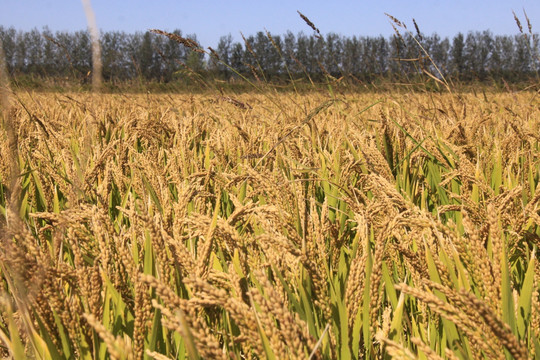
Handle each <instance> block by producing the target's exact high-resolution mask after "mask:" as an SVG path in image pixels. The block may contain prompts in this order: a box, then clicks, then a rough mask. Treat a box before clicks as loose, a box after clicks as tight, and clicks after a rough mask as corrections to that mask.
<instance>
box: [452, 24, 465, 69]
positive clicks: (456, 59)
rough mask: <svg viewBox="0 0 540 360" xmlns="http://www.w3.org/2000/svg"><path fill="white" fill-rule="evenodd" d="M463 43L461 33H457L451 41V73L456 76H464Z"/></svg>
mask: <svg viewBox="0 0 540 360" xmlns="http://www.w3.org/2000/svg"><path fill="white" fill-rule="evenodd" d="M464 49H465V41H464V37H463V34H462V33H458V34H457V35H456V36H455V37H454V39H453V40H452V48H451V49H450V56H451V60H450V61H451V64H452V72H453V73H454V74H457V75H458V76H463V75H464V74H465V54H464Z"/></svg>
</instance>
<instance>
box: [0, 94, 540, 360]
mask: <svg viewBox="0 0 540 360" xmlns="http://www.w3.org/2000/svg"><path fill="white" fill-rule="evenodd" d="M538 95H539V94H538V92H534V91H528V92H527V91H524V92H519V93H517V92H516V93H510V92H506V93H502V92H489V91H482V90H479V91H478V92H477V93H475V92H471V93H443V94H440V93H429V92H426V93H421V92H408V93H405V92H398V91H395V92H380V93H376V92H371V93H370V92H366V93H359V94H347V93H344V94H339V93H337V92H318V91H313V92H312V93H307V94H296V93H294V92H290V93H276V92H274V91H272V90H267V91H262V92H256V91H253V92H252V93H245V94H232V93H231V94H226V93H225V94H222V95H220V96H216V95H215V94H210V93H208V94H199V95H190V94H160V95H152V94H138V95H137V94H135V95H133V94H103V95H99V94H89V93H70V94H61V93H25V92H22V91H20V92H16V93H13V94H11V95H10V98H11V99H10V100H11V106H10V107H8V106H7V105H6V104H5V105H4V106H3V109H4V112H3V123H4V128H3V130H2V133H1V136H0V195H1V196H0V206H1V208H0V211H1V217H0V234H1V235H0V236H1V246H0V266H1V267H0V278H1V282H0V288H1V298H0V299H1V301H0V340H1V342H0V344H1V345H0V354H1V355H2V356H3V357H12V358H15V359H25V358H30V359H32V358H38V359H62V358H65V359H143V358H144V359H158V360H162V359H185V358H189V359H364V358H366V359H390V358H396V359H527V358H535V357H536V356H539V357H540V338H539V336H540V299H539V289H540V267H539V264H538V260H537V256H538V245H539V244H540V186H539V180H540V98H539V96H538Z"/></svg>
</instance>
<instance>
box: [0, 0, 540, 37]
mask: <svg viewBox="0 0 540 360" xmlns="http://www.w3.org/2000/svg"><path fill="white" fill-rule="evenodd" d="M92 5H93V7H94V11H95V13H96V17H97V22H98V26H99V27H100V28H101V29H102V30H104V31H109V30H123V31H126V32H135V31H145V30H147V29H150V28H160V29H164V30H174V29H181V30H182V32H183V33H188V34H197V38H198V39H199V41H200V42H201V44H202V45H203V46H216V45H217V43H218V41H219V38H220V36H222V35H227V34H228V33H230V34H232V36H233V38H234V39H235V40H239V39H240V36H239V32H240V31H242V32H243V33H244V34H246V35H252V34H255V33H256V32H257V31H260V30H264V29H265V28H266V29H267V30H268V31H270V32H272V33H274V34H284V33H285V32H286V31H287V30H291V31H292V32H293V33H297V32H298V31H301V30H303V31H305V32H306V33H309V32H310V29H309V28H307V27H306V25H305V24H304V22H303V21H302V20H301V19H300V18H299V17H298V14H297V13H296V10H300V11H301V12H303V13H304V14H305V15H307V16H308V17H309V18H310V19H311V20H312V21H313V22H314V23H315V24H316V25H317V26H318V27H319V28H320V30H321V32H322V33H328V32H335V33H338V34H342V35H345V36H351V35H357V36H358V35H363V36H375V35H379V34H382V35H385V36H388V35H390V34H391V33H392V32H393V30H392V27H391V26H390V24H389V23H388V19H387V18H386V17H385V15H384V13H385V12H387V13H390V14H392V15H394V16H395V17H397V18H398V19H400V20H401V21H403V22H405V23H407V24H410V25H411V27H412V20H411V19H412V18H413V17H414V18H415V19H416V21H417V23H418V25H419V26H420V28H421V30H422V32H424V33H426V34H431V33H433V32H437V33H438V34H439V35H441V36H453V35H455V34H457V33H458V32H460V31H461V32H464V33H467V31H469V30H488V29H489V30H491V31H492V32H493V33H494V34H516V33H517V31H518V30H517V27H516V25H515V22H514V19H513V15H512V10H514V11H515V12H516V14H517V15H518V16H519V17H520V18H522V19H523V18H524V17H523V9H525V10H526V11H527V14H528V16H529V18H530V20H531V23H532V25H533V31H537V29H539V28H540V1H538V0H452V1H450V0H445V1H437V0H436V1H402V0H384V1H362V0H357V1H333V2H329V1H320V0H309V1H304V0H302V1H290V0H289V1H286V0H278V1H239V0H229V1H215V0H214V1H210V0H200V1H179V0H152V1H150V0H129V1H127V0H123V1H119V0H92ZM0 9H1V11H0V25H3V26H4V27H10V26H13V27H15V28H16V29H20V30H30V29H32V28H34V27H37V28H38V29H41V28H42V27H43V26H48V27H49V29H51V30H52V31H56V30H67V31H75V30H82V29H86V19H85V16H84V12H83V7H82V4H81V2H80V1H77V0H49V1H45V0H0Z"/></svg>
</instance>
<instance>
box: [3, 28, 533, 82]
mask: <svg viewBox="0 0 540 360" xmlns="http://www.w3.org/2000/svg"><path fill="white" fill-rule="evenodd" d="M172 34H175V35H177V36H179V37H183V35H182V32H181V31H180V30H175V31H174V32H173V33H172ZM185 38H186V39H190V40H191V41H192V43H194V44H196V45H197V47H198V48H189V47H185V46H184V45H183V44H181V43H179V42H178V41H175V40H174V38H172V37H166V36H162V35H159V34H155V33H152V32H136V33H125V32H121V31H109V32H103V33H102V34H101V47H102V61H103V78H104V79H105V80H106V81H108V82H112V83H120V82H124V81H126V80H133V79H144V80H148V81H158V82H171V81H175V80H182V79H186V78H189V75H190V74H191V75H192V74H194V73H195V74H199V75H203V76H212V77H213V78H218V79H222V80H234V79H237V78H241V77H246V78H249V79H258V80H262V81H283V80H288V79H291V78H292V79H298V78H305V79H309V80H311V81H321V80H324V79H325V78H328V77H332V78H336V79H340V78H347V79H355V80H358V81H367V82H369V81H373V80H375V79H377V78H385V79H393V80H397V79H403V78H408V77H410V76H415V75H418V74H420V73H426V72H427V73H429V74H431V75H432V76H434V77H438V78H441V77H442V76H444V77H448V76H449V77H452V78H453V79H460V80H464V81H473V80H480V81H484V80H489V79H504V80H505V81H510V82H514V81H523V80H527V79H530V78H531V77H534V78H538V69H539V68H540V55H539V36H538V34H533V33H529V34H528V33H520V34H517V35H494V34H492V33H491V32H490V31H482V32H469V33H467V34H463V33H459V34H457V35H455V36H454V37H452V38H448V37H444V38H442V37H440V36H439V35H437V34H432V35H424V34H421V33H417V34H412V33H405V34H400V33H398V32H396V34H394V35H392V36H390V37H383V36H375V37H372V36H342V35H338V34H335V33H329V34H327V35H325V36H322V35H319V34H313V35H306V34H304V33H302V32H301V33H298V34H293V33H292V32H287V33H286V34H284V35H274V34H270V33H268V32H262V31H261V32H258V33H257V34H255V35H251V36H247V37H244V36H243V35H242V42H238V41H233V38H232V36H231V35H227V36H223V37H221V38H220V40H219V43H218V44H217V47H216V48H212V49H211V48H206V49H203V48H201V46H200V44H199V43H198V42H197V37H196V36H195V35H186V36H185ZM0 40H1V41H2V44H3V49H4V53H5V56H6V62H7V66H8V71H9V72H10V74H11V76H13V77H14V78H17V77H20V76H26V75H30V76H33V77H42V78H67V79H73V78H74V79H78V80H80V81H86V80H87V79H88V77H89V74H90V72H91V69H92V64H91V59H92V54H91V52H92V50H91V41H90V36H89V33H88V32H86V31H76V32H62V31H57V32H54V33H53V32H52V31H50V30H49V29H48V28H44V29H42V30H38V29H33V30H31V31H18V30H16V29H14V28H5V27H2V26H0ZM199 49H203V50H204V52H202V51H196V50H199Z"/></svg>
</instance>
